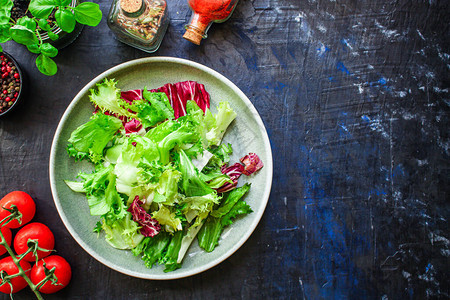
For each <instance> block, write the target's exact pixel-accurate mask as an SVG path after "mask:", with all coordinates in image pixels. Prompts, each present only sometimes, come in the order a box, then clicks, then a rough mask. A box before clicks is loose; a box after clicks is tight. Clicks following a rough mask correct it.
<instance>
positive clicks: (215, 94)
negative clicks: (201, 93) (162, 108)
mask: <svg viewBox="0 0 450 300" xmlns="http://www.w3.org/2000/svg"><path fill="white" fill-rule="evenodd" d="M105 77H107V78H115V79H116V80H117V81H118V87H119V88H120V89H121V90H130V89H141V88H143V87H144V86H146V87H147V88H149V89H150V88H157V87H160V86H162V85H164V84H165V83H175V82H179V81H185V80H195V81H197V82H199V83H203V84H204V85H205V88H206V90H207V91H208V92H209V94H210V95H211V110H212V112H213V113H214V112H215V111H216V109H215V108H216V106H217V105H218V103H219V102H220V101H224V100H226V101H228V102H229V103H230V105H231V107H232V108H233V109H234V110H235V111H236V113H237V118H236V120H235V121H234V122H233V123H232V124H231V125H230V127H229V129H228V130H227V133H226V135H225V137H224V140H223V142H225V143H231V144H232V145H233V150H234V152H233V156H232V157H231V161H230V162H235V161H238V160H239V158H240V157H242V156H244V155H245V154H247V153H249V152H255V153H257V154H258V156H259V157H260V158H261V159H262V161H263V162H264V168H262V169H261V170H260V171H259V172H258V173H256V174H254V175H251V176H248V177H247V176H241V178H240V179H239V185H242V184H244V183H245V182H251V184H252V187H251V189H250V191H249V193H248V194H247V196H246V197H245V201H246V202H247V203H248V204H249V205H250V206H251V207H252V209H253V213H251V214H249V215H247V216H246V217H244V218H240V219H238V220H237V221H235V222H234V223H233V224H232V225H231V226H229V227H228V228H227V229H226V230H225V231H224V233H223V234H222V238H221V240H220V241H219V246H218V247H216V249H215V250H214V251H213V252H211V253H207V252H204V251H203V250H202V249H201V248H199V247H198V243H197V241H196V240H195V241H194V242H193V243H192V245H191V247H190V249H189V251H188V253H187V255H186V256H185V258H184V261H183V265H182V267H181V268H180V269H178V270H175V271H173V272H169V273H164V272H163V267H164V266H154V267H153V268H152V269H148V268H146V267H145V265H144V262H143V261H142V260H141V258H140V257H135V256H133V254H132V253H131V251H127V250H118V249H114V248H112V247H111V246H110V245H109V244H108V243H106V241H105V240H104V237H103V236H102V235H100V237H99V238H97V234H94V233H93V232H92V229H93V228H94V227H95V225H96V223H97V221H98V220H99V217H97V216H91V215H90V214H89V207H88V204H87V200H86V198H85V197H84V194H81V193H75V192H73V191H72V190H70V189H69V188H68V187H67V186H66V184H65V183H64V180H65V179H69V180H74V179H75V178H76V176H77V174H78V173H79V172H80V171H83V172H90V171H91V170H92V165H91V164H90V163H87V162H75V161H74V160H73V158H70V157H69V156H68V155H67V152H66V146H67V140H68V139H69V137H70V134H71V133H72V131H73V130H74V129H76V128H77V127H78V126H79V125H81V124H83V123H85V122H86V121H88V120H89V118H90V116H91V115H92V111H93V106H92V104H91V103H90V102H89V99H88V94H89V89H90V88H93V87H94V86H95V84H96V83H98V82H100V81H102V80H103V79H104V78H105ZM49 168H50V184H51V190H52V194H53V199H54V201H55V205H56V208H57V210H58V213H59V215H60V217H61V219H62V220H63V222H64V224H65V226H66V227H67V229H68V231H69V232H70V234H71V235H72V236H73V238H74V239H75V240H76V241H77V242H78V243H79V244H80V246H81V247H83V248H84V249H85V250H86V251H87V252H88V253H89V254H90V255H92V256H93V257H94V258H95V259H97V260H98V261H100V262H101V263H103V264H105V265H106V266H108V267H110V268H112V269H114V270H117V271H119V272H122V273H124V274H127V275H130V276H134V277H139V278H146V279H175V278H182V277H186V276H191V275H194V274H197V273H200V272H202V271H205V270H207V269H209V268H211V267H213V266H215V265H217V264H219V263H220V262H222V261H224V260H225V259H226V258H228V257H229V256H230V255H231V254H233V253H234V252H235V251H236V250H237V249H239V247H240V246H242V244H243V243H244V242H245V241H246V240H247V239H248V237H249V236H250V235H251V233H252V232H253V230H255V228H256V226H257V224H258V222H259V220H260V219H261V217H262V215H263V213H264V209H265V207H266V204H267V201H268V199H269V193H270V188H271V184H272V170H273V167H272V152H271V148H270V143H269V138H268V136H267V132H266V129H265V127H264V124H263V122H262V120H261V118H260V116H259V115H258V112H257V111H256V109H255V107H254V106H253V105H252V103H251V102H250V100H249V99H248V98H247V97H246V96H245V95H244V93H242V91H240V90H239V89H238V88H237V87H236V86H235V85H234V84H233V83H232V82H231V81H229V80H228V79H226V78H225V77H224V76H222V75H220V74H219V73H217V72H216V71H213V70H211V69H210V68H208V67H205V66H203V65H200V64H198V63H195V62H191V61H188V60H183V59H178V58H170V57H153V58H143V59H138V60H133V61H130V62H127V63H123V64H121V65H118V66H116V67H114V68H112V69H109V70H108V71H106V72H104V73H102V74H101V75H99V76H97V77H96V78H95V79H93V80H92V81H91V82H89V83H88V84H87V85H86V86H85V87H84V88H83V89H82V90H81V91H80V92H79V93H78V94H77V95H76V97H75V98H74V99H73V101H72V102H71V103H70V105H69V106H68V108H67V110H66V111H65V113H64V115H63V116H62V118H61V121H60V123H59V125H58V128H57V130H56V133H55V137H54V139H53V144H52V148H51V153H50V166H49Z"/></svg>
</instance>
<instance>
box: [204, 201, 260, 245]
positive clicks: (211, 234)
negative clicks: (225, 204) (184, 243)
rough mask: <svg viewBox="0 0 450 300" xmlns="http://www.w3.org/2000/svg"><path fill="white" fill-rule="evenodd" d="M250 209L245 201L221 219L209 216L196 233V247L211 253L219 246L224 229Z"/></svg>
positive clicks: (236, 205)
mask: <svg viewBox="0 0 450 300" xmlns="http://www.w3.org/2000/svg"><path fill="white" fill-rule="evenodd" d="M251 212H252V209H251V208H250V206H249V205H248V204H247V203H246V202H245V201H242V200H240V201H238V202H237V203H236V204H235V205H234V206H233V207H232V208H231V210H230V211H229V212H228V213H227V214H225V215H224V216H223V217H221V218H216V217H213V216H209V217H208V218H207V219H206V222H205V224H204V225H203V226H202V228H201V229H200V231H199V233H198V245H199V246H200V247H201V248H202V249H204V250H205V251H206V252H211V251H213V250H214V249H215V248H216V246H217V245H219V238H220V235H221V234H222V232H223V230H224V228H225V227H226V226H228V225H230V224H232V223H233V219H235V218H237V217H238V216H242V215H246V214H249V213H251Z"/></svg>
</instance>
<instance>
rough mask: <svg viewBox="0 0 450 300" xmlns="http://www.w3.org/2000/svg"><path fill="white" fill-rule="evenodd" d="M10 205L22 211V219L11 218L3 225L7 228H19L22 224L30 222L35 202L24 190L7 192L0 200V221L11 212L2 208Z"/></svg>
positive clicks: (34, 211)
mask: <svg viewBox="0 0 450 300" xmlns="http://www.w3.org/2000/svg"><path fill="white" fill-rule="evenodd" d="M11 205H15V206H17V208H18V209H19V211H20V212H21V213H22V220H21V222H20V223H19V221H18V220H12V221H11V222H9V223H8V224H6V225H5V226H6V227H8V228H19V227H20V226H22V225H25V224H26V223H28V222H30V221H31V219H33V217H34V214H35V213H36V204H35V203H34V201H33V199H32V198H31V197H30V195H28V194H27V193H25V192H21V191H14V192H11V193H9V194H7V195H6V196H5V197H3V198H2V200H0V221H1V220H3V219H4V218H6V217H8V216H9V215H10V214H11V213H10V212H9V211H7V210H5V209H3V208H11Z"/></svg>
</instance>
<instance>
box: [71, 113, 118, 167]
mask: <svg viewBox="0 0 450 300" xmlns="http://www.w3.org/2000/svg"><path fill="white" fill-rule="evenodd" d="M121 127H122V122H121V121H120V120H119V119H117V118H115V117H112V116H107V115H104V114H98V113H97V114H95V115H93V116H92V117H91V120H90V121H88V122H87V123H85V124H83V125H81V126H80V127H78V128H77V129H75V130H74V131H73V132H72V134H71V135H70V138H69V140H68V142H69V144H68V146H67V152H68V153H69V156H72V157H75V158H76V159H77V160H80V159H83V158H89V159H90V160H91V161H92V162H93V163H98V162H100V161H101V160H102V159H103V150H104V149H105V147H106V145H107V144H108V142H109V141H111V139H112V138H113V137H114V135H115V134H116V132H117V131H118V130H119V129H120V128H121Z"/></svg>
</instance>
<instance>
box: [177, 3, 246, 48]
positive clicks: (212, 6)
mask: <svg viewBox="0 0 450 300" xmlns="http://www.w3.org/2000/svg"><path fill="white" fill-rule="evenodd" d="M237 3H238V0H188V4H189V7H190V8H191V10H192V16H191V20H190V21H189V25H186V26H185V29H186V32H185V34H184V35H183V37H184V38H185V39H186V40H188V41H190V42H192V43H194V44H196V45H200V42H201V40H202V39H206V37H207V35H206V33H207V31H208V29H209V27H211V24H212V23H213V22H214V23H222V22H225V21H226V20H228V19H229V18H230V16H231V14H232V13H233V11H234V9H235V8H236V4H237Z"/></svg>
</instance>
